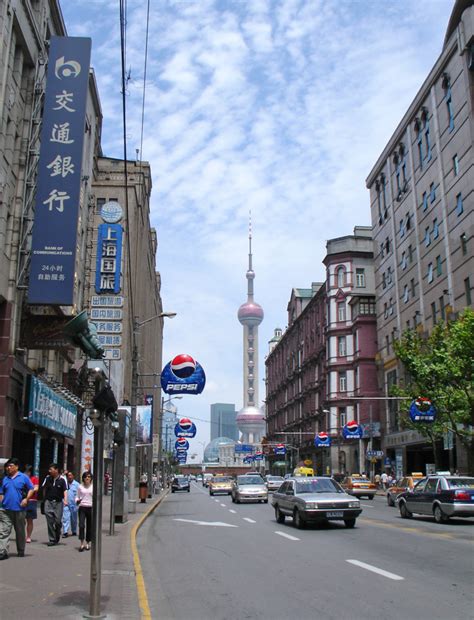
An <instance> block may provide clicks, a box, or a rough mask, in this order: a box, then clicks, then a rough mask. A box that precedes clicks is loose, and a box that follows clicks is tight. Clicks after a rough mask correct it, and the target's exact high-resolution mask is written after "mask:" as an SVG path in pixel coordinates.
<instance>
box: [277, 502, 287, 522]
mask: <svg viewBox="0 0 474 620" xmlns="http://www.w3.org/2000/svg"><path fill="white" fill-rule="evenodd" d="M275 519H276V522H277V523H285V515H284V514H283V513H282V512H280V509H279V508H278V506H275Z"/></svg>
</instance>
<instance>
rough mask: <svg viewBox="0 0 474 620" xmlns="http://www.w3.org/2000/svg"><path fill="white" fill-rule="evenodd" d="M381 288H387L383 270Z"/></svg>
mask: <svg viewBox="0 0 474 620" xmlns="http://www.w3.org/2000/svg"><path fill="white" fill-rule="evenodd" d="M382 288H383V289H385V288H387V276H386V275H385V271H384V272H383V274H382Z"/></svg>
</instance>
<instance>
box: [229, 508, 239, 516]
mask: <svg viewBox="0 0 474 620" xmlns="http://www.w3.org/2000/svg"><path fill="white" fill-rule="evenodd" d="M229 512H231V513H232V514H233V515H236V514H237V510H232V508H229Z"/></svg>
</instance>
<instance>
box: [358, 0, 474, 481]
mask: <svg viewBox="0 0 474 620" xmlns="http://www.w3.org/2000/svg"><path fill="white" fill-rule="evenodd" d="M401 88H403V85H402V84H401ZM473 102H474V6H473V3H472V0H457V1H456V3H455V4H454V8H453V11H452V14H451V17H450V20H449V24H448V27H447V31H446V36H445V39H444V45H443V49H442V52H441V55H440V56H439V58H438V59H437V60H436V62H435V64H434V66H433V68H432V70H431V71H430V73H429V74H428V76H427V78H426V80H425V81H424V83H423V85H422V86H421V88H420V90H419V91H418V93H417V95H416V97H415V99H414V100H413V102H412V103H411V104H410V106H409V108H408V110H407V111H406V113H405V114H404V116H403V118H402V119H401V121H400V123H399V124H398V127H397V128H396V130H395V132H394V133H393V135H392V137H391V138H390V140H389V141H388V143H387V145H386V146H385V148H384V149H383V151H382V153H381V154H380V156H379V158H378V160H377V162H376V163H375V165H374V167H373V169H372V171H371V172H370V174H369V176H368V178H367V187H368V189H369V190H370V204H371V215H372V226H373V235H374V243H375V286H376V297H377V323H378V357H379V363H380V378H379V382H380V385H381V386H382V387H383V391H384V393H385V394H387V395H388V394H389V391H390V388H391V386H392V385H394V384H397V383H398V382H399V381H400V380H402V381H403V379H404V376H403V374H402V369H401V368H400V366H399V365H398V363H397V360H396V358H395V356H394V351H393V342H394V340H396V339H397V338H399V337H400V335H401V334H402V332H403V331H404V330H405V329H407V328H411V329H417V330H420V331H421V332H423V333H428V332H429V331H430V330H431V329H432V327H433V325H435V323H436V322H437V321H444V320H446V319H450V318H453V317H455V316H456V315H457V314H458V313H459V312H460V311H462V310H463V308H465V307H468V306H471V307H472V305H473V293H472V288H473V284H474V277H473V273H474V257H473V247H472V243H473V230H474V182H473V179H474V146H473V145H474V116H473ZM384 409H385V410H384V415H383V416H382V426H383V431H384V435H385V440H384V445H383V448H384V450H385V451H386V454H387V456H388V458H389V459H390V460H391V465H392V466H395V467H396V471H397V475H401V473H406V472H410V471H413V470H414V471H425V467H426V465H427V464H428V463H434V458H433V452H432V449H431V446H430V444H429V442H427V441H426V439H425V438H424V437H423V436H422V435H420V434H419V433H417V432H416V431H411V430H404V429H403V428H402V427H401V424H400V416H399V410H398V406H397V404H396V401H387V403H386V406H385V408H384ZM447 452H448V451H446V450H443V446H442V445H441V442H440V446H439V459H440V461H441V460H443V459H444V464H445V466H446V467H447V465H448V461H447V458H448V457H447ZM460 456H461V453H460V451H458V457H460ZM458 466H459V467H462V462H461V461H459V459H458Z"/></svg>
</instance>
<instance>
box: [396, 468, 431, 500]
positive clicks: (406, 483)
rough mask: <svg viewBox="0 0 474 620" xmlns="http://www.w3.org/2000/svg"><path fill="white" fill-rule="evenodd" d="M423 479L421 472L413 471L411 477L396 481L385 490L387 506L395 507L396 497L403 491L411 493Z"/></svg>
mask: <svg viewBox="0 0 474 620" xmlns="http://www.w3.org/2000/svg"><path fill="white" fill-rule="evenodd" d="M425 477H426V476H425V475H424V474H423V473H422V472H421V471H414V472H412V474H411V476H405V477H404V478H400V479H399V480H397V481H396V482H395V484H393V485H392V486H391V487H389V488H388V489H387V504H388V505H389V506H395V503H396V501H397V497H398V496H399V495H400V493H405V491H413V487H414V486H415V484H417V483H418V482H420V480H423V479H424V478H425Z"/></svg>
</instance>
